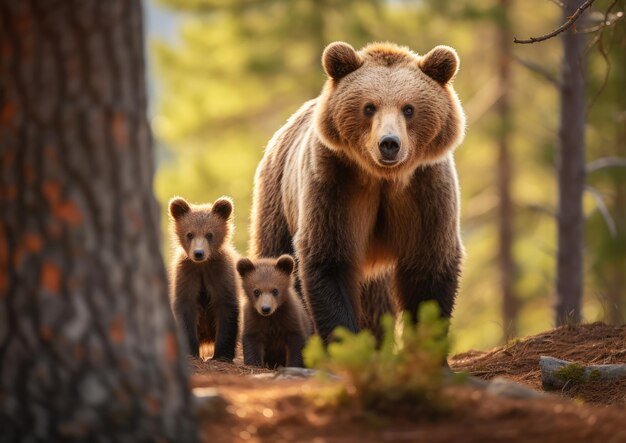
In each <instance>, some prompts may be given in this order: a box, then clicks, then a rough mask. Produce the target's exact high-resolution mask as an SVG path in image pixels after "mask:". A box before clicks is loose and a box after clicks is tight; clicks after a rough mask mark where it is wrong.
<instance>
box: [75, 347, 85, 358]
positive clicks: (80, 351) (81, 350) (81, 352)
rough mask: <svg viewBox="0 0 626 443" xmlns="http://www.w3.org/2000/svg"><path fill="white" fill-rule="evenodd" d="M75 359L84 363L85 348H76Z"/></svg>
mask: <svg viewBox="0 0 626 443" xmlns="http://www.w3.org/2000/svg"><path fill="white" fill-rule="evenodd" d="M74 358H75V359H76V361H82V360H83V359H84V358H85V347H84V346H82V345H76V346H74Z"/></svg>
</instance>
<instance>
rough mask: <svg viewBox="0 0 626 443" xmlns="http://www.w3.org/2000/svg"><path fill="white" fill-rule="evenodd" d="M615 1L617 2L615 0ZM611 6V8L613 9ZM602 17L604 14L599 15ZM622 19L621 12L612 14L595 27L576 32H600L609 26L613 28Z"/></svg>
mask: <svg viewBox="0 0 626 443" xmlns="http://www.w3.org/2000/svg"><path fill="white" fill-rule="evenodd" d="M616 1H617V0H616ZM614 4H615V3H612V5H614ZM612 5H611V7H613V6H612ZM601 15H602V16H605V14H601ZM623 18H624V13H623V12H622V11H618V12H615V13H613V14H608V13H607V14H606V18H605V19H604V20H602V21H600V23H599V24H597V25H595V26H590V27H589V28H584V29H579V30H578V32H580V33H584V34H593V33H595V32H598V31H601V30H603V29H604V28H608V27H610V26H613V25H614V24H615V23H617V22H618V21H620V20H621V19H623Z"/></svg>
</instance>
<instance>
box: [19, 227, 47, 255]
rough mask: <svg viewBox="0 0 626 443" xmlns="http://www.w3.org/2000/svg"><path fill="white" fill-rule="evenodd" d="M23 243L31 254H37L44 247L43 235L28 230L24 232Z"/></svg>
mask: <svg viewBox="0 0 626 443" xmlns="http://www.w3.org/2000/svg"><path fill="white" fill-rule="evenodd" d="M22 244H23V247H24V250H26V251H27V252H30V253H31V254H36V253H38V252H40V251H41V249H42V248H43V241H42V240H41V237H40V236H39V235H38V234H35V233H34V232H27V233H26V234H24V239H23V241H22Z"/></svg>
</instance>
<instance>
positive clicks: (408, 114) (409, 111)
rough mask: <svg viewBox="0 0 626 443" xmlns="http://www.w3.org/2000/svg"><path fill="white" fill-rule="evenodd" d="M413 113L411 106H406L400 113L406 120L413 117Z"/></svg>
mask: <svg viewBox="0 0 626 443" xmlns="http://www.w3.org/2000/svg"><path fill="white" fill-rule="evenodd" d="M413 112H415V109H414V108H413V106H411V105H406V106H405V107H404V108H402V113H403V114H404V116H405V117H407V118H408V117H413Z"/></svg>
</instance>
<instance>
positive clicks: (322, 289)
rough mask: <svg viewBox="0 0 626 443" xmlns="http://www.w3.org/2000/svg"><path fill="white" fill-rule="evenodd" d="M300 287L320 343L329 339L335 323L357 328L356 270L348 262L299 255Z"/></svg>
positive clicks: (352, 328)
mask: <svg viewBox="0 0 626 443" xmlns="http://www.w3.org/2000/svg"><path fill="white" fill-rule="evenodd" d="M300 263H301V270H300V277H301V279H302V284H303V289H304V292H305V294H306V295H307V297H308V301H309V305H310V307H311V310H312V311H313V320H314V321H315V325H316V327H317V331H318V332H319V334H320V336H321V337H322V340H324V343H326V344H328V343H329V342H330V341H332V333H333V331H334V330H335V328H336V327H337V326H343V327H345V328H347V329H349V330H350V331H352V332H358V331H359V323H358V321H357V319H358V318H359V315H358V308H359V306H358V304H357V300H356V294H357V292H358V283H357V282H356V275H355V274H356V272H355V269H354V267H353V266H352V265H351V264H349V263H341V262H335V261H331V260H326V261H316V260H314V257H312V256H305V257H303V258H301V259H300Z"/></svg>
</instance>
